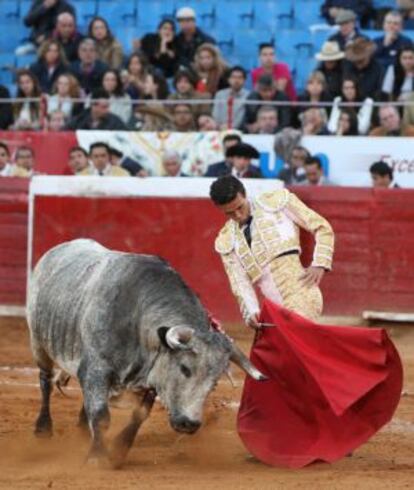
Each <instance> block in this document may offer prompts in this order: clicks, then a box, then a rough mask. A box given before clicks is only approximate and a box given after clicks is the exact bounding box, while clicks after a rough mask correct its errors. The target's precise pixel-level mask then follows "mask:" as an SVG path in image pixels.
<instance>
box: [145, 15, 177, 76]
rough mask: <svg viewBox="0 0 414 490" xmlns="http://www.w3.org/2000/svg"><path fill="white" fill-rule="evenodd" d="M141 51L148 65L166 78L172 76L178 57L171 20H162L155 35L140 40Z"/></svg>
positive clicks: (173, 26)
mask: <svg viewBox="0 0 414 490" xmlns="http://www.w3.org/2000/svg"><path fill="white" fill-rule="evenodd" d="M141 49H142V52H143V53H144V54H145V55H146V57H147V59H148V61H149V63H150V64H151V65H153V66H155V68H158V69H159V70H161V71H162V73H163V74H164V76H165V77H166V78H170V77H172V76H174V73H175V71H176V68H177V61H178V57H177V41H176V39H175V24H174V22H173V21H172V20H170V19H165V20H162V21H161V22H160V23H159V25H158V29H157V32H156V33H154V34H146V35H145V36H144V37H143V38H142V39H141Z"/></svg>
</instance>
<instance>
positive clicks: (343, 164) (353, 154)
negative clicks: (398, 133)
mask: <svg viewBox="0 0 414 490" xmlns="http://www.w3.org/2000/svg"><path fill="white" fill-rule="evenodd" d="M301 144H302V145H303V146H304V147H305V148H307V149H308V150H309V151H310V152H311V153H312V155H315V154H316V155H318V156H320V157H321V159H322V161H323V163H324V167H325V169H326V170H327V173H328V177H329V180H331V181H332V182H334V183H335V184H338V185H349V186H356V187H365V186H367V187H370V186H371V176H370V173H369V167H370V166H371V165H372V164H373V163H374V162H378V161H379V160H383V161H385V162H386V163H388V165H389V166H390V167H391V168H392V169H393V170H394V181H395V182H396V183H397V184H398V185H399V186H400V187H403V188H404V187H414V138H402V137H398V138H397V137H396V138H376V137H369V136H366V137H363V136H355V137H349V136H348V137H347V136H343V137H339V136H306V137H305V138H303V139H302V142H301Z"/></svg>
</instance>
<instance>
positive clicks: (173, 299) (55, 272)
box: [28, 240, 265, 465]
mask: <svg viewBox="0 0 414 490" xmlns="http://www.w3.org/2000/svg"><path fill="white" fill-rule="evenodd" d="M28 324H29V329H30V335H31V345H32V351H33V356H34V359H35V361H36V362H37V365H38V366H39V368H40V374H39V376H40V388H41V393H42V404H41V409H40V413H39V416H38V419H37V421H36V428H35V433H36V434H37V435H40V436H41V435H51V433H52V419H51V416H50V411H49V401H50V394H51V391H52V377H53V366H54V364H57V365H58V366H59V367H61V368H62V369H64V370H65V371H67V372H68V373H69V374H70V375H72V376H77V377H78V379H79V382H80V385H81V388H82V393H83V406H82V409H81V412H80V414H79V424H80V425H81V426H83V427H85V428H87V427H88V426H89V430H90V433H91V436H92V445H91V449H90V451H89V457H93V458H94V459H100V458H101V457H103V456H104V457H106V456H109V458H110V460H111V461H112V463H113V464H114V465H119V464H121V463H122V461H123V460H124V458H125V456H126V454H127V452H128V449H129V448H130V447H131V445H132V443H133V441H134V438H135V436H136V433H137V431H138V429H139V427H140V425H141V424H142V422H143V421H144V420H145V418H146V417H147V416H148V415H149V412H150V410H151V407H152V405H153V403H154V399H155V396H156V395H158V396H159V398H160V400H161V402H162V404H163V405H164V406H165V407H166V409H167V410H168V412H169V418H170V424H171V426H172V427H173V428H174V429H175V430H176V431H179V432H187V433H193V432H195V431H196V430H197V429H198V428H199V427H200V425H201V418H202V409H203V404H204V401H205V399H206V397H207V395H208V393H209V392H210V391H211V390H212V389H213V387H214V386H215V384H216V383H217V381H218V379H219V377H220V376H221V374H222V373H223V372H224V371H225V370H226V369H227V368H228V364H229V361H230V360H232V361H233V362H235V363H236V364H238V365H239V366H240V367H241V368H242V369H243V370H244V371H245V372H246V373H248V374H249V375H251V376H253V377H254V378H255V379H265V377H264V376H263V375H262V374H261V373H260V372H259V371H257V369H255V368H254V366H252V364H251V363H250V361H249V360H248V359H247V358H246V357H245V356H244V354H243V353H242V352H241V351H240V349H238V348H237V347H236V346H235V345H234V343H232V342H231V341H230V340H229V339H228V338H227V337H226V336H225V335H223V334H221V333H220V332H217V331H212V330H211V328H210V325H209V321H208V316H207V314H206V312H205V310H204V308H203V306H202V305H201V303H200V301H199V300H198V298H197V297H196V295H195V294H194V293H193V292H192V291H191V289H190V288H189V287H188V286H187V285H186V284H185V283H184V282H183V280H182V279H181V277H180V276H179V275H178V273H177V272H176V271H175V270H174V269H172V268H171V267H170V266H169V265H168V264H167V263H166V262H165V261H163V260H162V259H160V258H158V257H154V256H149V255H136V254H131V253H121V252H115V251H111V250H108V249H106V248H104V247H103V246H101V245H99V244H98V243H96V242H94V241H92V240H74V241H72V242H67V243H64V244H62V245H59V246H57V247H55V248H53V249H51V250H49V251H48V252H47V253H46V254H45V255H44V256H43V257H42V259H41V260H40V261H39V263H38V264H37V266H36V268H35V270H34V273H33V276H32V279H31V283H30V288H29V300H28ZM122 390H130V391H131V392H132V393H134V398H135V400H136V406H135V409H134V410H133V413H132V419H131V421H130V423H129V424H128V425H127V426H126V427H125V428H124V430H122V431H121V432H120V434H119V435H118V436H117V437H116V438H115V440H114V443H113V447H112V450H111V451H110V452H109V451H107V449H106V446H105V444H104V441H103V436H104V432H105V430H106V429H107V428H108V425H109V409H108V399H109V397H110V396H111V394H113V393H119V392H120V391H122Z"/></svg>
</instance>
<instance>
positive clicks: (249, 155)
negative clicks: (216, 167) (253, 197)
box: [226, 143, 263, 179]
mask: <svg viewBox="0 0 414 490" xmlns="http://www.w3.org/2000/svg"><path fill="white" fill-rule="evenodd" d="M226 158H227V159H231V162H232V168H231V174H232V175H234V176H235V177H238V178H239V179H242V178H243V179H260V178H262V177H263V176H262V173H261V172H260V170H259V168H258V167H256V166H255V165H252V163H251V162H252V160H253V159H255V160H258V159H259V158H260V153H259V152H258V151H257V150H256V148H255V147H254V146H252V145H249V144H248V143H238V144H237V145H233V146H231V147H230V148H229V149H228V150H226Z"/></svg>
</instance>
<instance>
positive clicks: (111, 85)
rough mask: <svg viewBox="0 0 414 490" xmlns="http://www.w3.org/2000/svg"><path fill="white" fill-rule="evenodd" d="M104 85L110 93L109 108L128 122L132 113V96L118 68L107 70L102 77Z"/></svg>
mask: <svg viewBox="0 0 414 490" xmlns="http://www.w3.org/2000/svg"><path fill="white" fill-rule="evenodd" d="M102 87H103V88H104V89H105V90H106V91H107V92H108V94H109V110H110V112H112V114H115V115H116V116H118V117H119V118H120V119H122V121H123V122H124V123H125V124H127V123H128V121H129V120H130V118H131V115H132V103H131V97H130V96H129V95H128V94H127V93H125V90H124V87H123V86H122V82H121V77H120V75H119V73H118V71H117V70H107V71H106V72H105V73H104V76H103V78H102Z"/></svg>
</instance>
